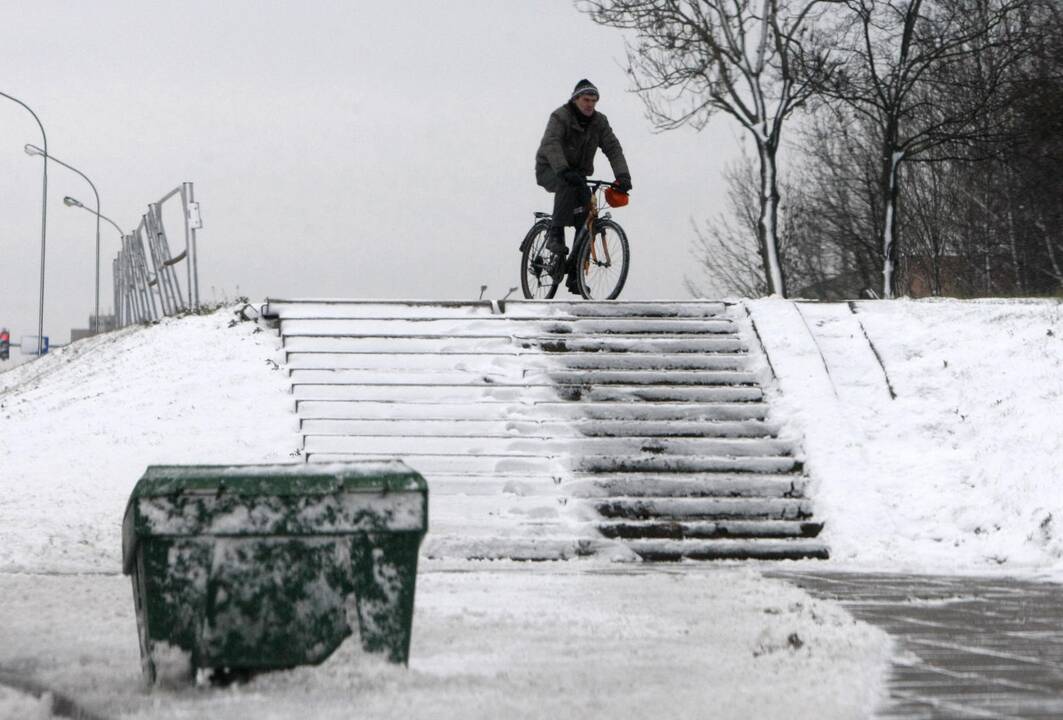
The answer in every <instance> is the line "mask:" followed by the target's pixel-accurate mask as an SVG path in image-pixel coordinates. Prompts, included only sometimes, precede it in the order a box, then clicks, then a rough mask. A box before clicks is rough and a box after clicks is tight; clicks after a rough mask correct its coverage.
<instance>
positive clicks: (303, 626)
mask: <svg viewBox="0 0 1063 720" xmlns="http://www.w3.org/2000/svg"><path fill="white" fill-rule="evenodd" d="M427 525H428V489H427V486H426V484H425V481H424V478H422V477H421V476H420V475H419V474H418V473H417V472H415V471H413V470H411V469H410V468H409V467H407V466H406V465H404V464H403V463H402V462H400V461H388V462H350V463H332V464H320V465H314V464H298V465H233V466H208V465H188V466H173V465H165V466H163V465H156V466H152V467H149V468H148V469H147V470H146V471H145V473H144V476H143V477H142V478H141V479H140V481H139V482H138V483H137V485H136V487H135V488H134V490H133V493H132V495H131V496H130V498H129V504H128V506H127V507H126V512H125V518H124V521H123V523H122V566H123V570H124V572H125V574H127V575H130V576H131V577H132V581H133V600H134V603H135V606H136V614H137V629H138V631H139V634H140V656H141V668H142V671H143V673H144V676H145V679H146V680H147V681H148V683H149V684H151V683H154V682H155V680H156V674H157V670H158V669H160V666H161V669H164V670H165V671H166V672H167V674H172V673H173V672H174V671H175V668H184V669H183V670H181V672H188V673H192V672H195V671H200V670H207V671H210V672H211V673H212V674H218V673H221V674H227V673H248V672H253V671H257V670H268V669H279V668H289V667H293V666H295V665H301V664H315V663H319V662H322V661H323V660H325V658H327V657H328V656H329V655H330V654H331V653H332V651H333V650H335V649H336V648H337V647H338V646H339V644H340V643H341V642H342V641H343V640H344V638H346V637H347V636H349V635H351V634H352V631H353V630H352V626H355V625H356V626H357V630H358V631H359V634H360V639H361V642H362V646H363V647H364V648H365V649H366V650H368V651H370V652H384V653H386V654H387V657H388V658H389V659H390V660H391V661H392V662H398V663H405V662H407V660H408V658H409V650H410V630H411V625H412V620H413V600H414V590H415V584H416V578H417V551H418V548H419V547H420V544H421V540H422V538H423V537H424V533H425V531H426V529H427ZM355 616H357V617H356V619H355Z"/></svg>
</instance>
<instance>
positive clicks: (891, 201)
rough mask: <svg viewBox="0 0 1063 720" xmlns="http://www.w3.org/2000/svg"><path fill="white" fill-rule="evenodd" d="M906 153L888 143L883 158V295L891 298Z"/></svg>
mask: <svg viewBox="0 0 1063 720" xmlns="http://www.w3.org/2000/svg"><path fill="white" fill-rule="evenodd" d="M902 159H904V153H903V152H901V151H898V150H894V149H893V146H892V144H890V143H887V145H886V148H885V152H884V153H883V158H882V199H883V205H884V208H883V217H884V220H883V223H882V297H884V298H887V299H891V298H893V297H894V289H895V288H896V282H897V281H896V270H897V198H898V195H899V188H898V187H897V169H898V168H899V167H900V164H901V160H902Z"/></svg>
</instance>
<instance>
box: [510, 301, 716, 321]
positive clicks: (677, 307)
mask: <svg viewBox="0 0 1063 720" xmlns="http://www.w3.org/2000/svg"><path fill="white" fill-rule="evenodd" d="M502 307H503V309H504V311H505V314H506V315H507V316H509V317H517V318H526V317H542V316H544V315H545V316H548V317H640V318H663V317H682V318H708V317H716V316H729V315H730V313H731V305H730V304H729V303H723V302H718V301H714V300H689V301H678V302H677V301H674V300H655V301H648V302H646V301H644V302H637V301H636V302H630V301H619V302H618V301H597V302H596V301H594V300H576V301H566V300H507V301H506V302H505V303H504V304H503V306H502Z"/></svg>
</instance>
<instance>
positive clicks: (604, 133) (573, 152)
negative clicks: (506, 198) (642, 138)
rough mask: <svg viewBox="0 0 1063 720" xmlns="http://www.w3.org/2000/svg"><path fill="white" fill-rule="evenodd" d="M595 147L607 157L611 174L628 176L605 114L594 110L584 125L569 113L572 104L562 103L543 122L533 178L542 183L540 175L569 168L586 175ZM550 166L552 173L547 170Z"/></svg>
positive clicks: (589, 174)
mask: <svg viewBox="0 0 1063 720" xmlns="http://www.w3.org/2000/svg"><path fill="white" fill-rule="evenodd" d="M576 112H578V111H576ZM598 148H601V149H602V151H603V152H604V153H605V156H606V157H607V158H609V164H610V165H611V166H612V168H613V177H619V176H620V175H628V176H629V177H630V175H631V173H630V172H629V171H628V169H627V160H625V159H624V150H623V149H622V148H621V147H620V141H619V140H617V139H616V135H614V134H613V129H612V128H611V127H609V120H608V118H606V117H605V115H603V114H601V113H600V112H595V113H594V115H593V116H591V120H590V122H589V123H588V124H587V126H586V127H583V126H582V125H580V122H579V120H578V119H577V117H576V116H575V115H574V114H573V109H572V105H571V104H565V105H562V106H561V107H559V108H558V109H557V110H554V111H553V112H552V113H551V114H550V120H549V121H548V122H547V123H546V132H545V133H543V140H542V142H541V143H539V152H538V153H536V155H535V178H536V180H537V181H538V183H539V184H540V185H544V179H547V178H549V176H550V175H551V174H552V175H553V176H557V175H559V174H561V173H562V172H563V171H565V170H567V169H570V168H571V169H573V170H578V171H579V172H581V173H583V174H584V175H586V176H588V177H590V176H591V175H593V174H594V155H595V153H596V152H597V151H598ZM550 170H552V171H553V173H550V172H548V171H550Z"/></svg>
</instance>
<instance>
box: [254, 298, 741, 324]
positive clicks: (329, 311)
mask: <svg viewBox="0 0 1063 720" xmlns="http://www.w3.org/2000/svg"><path fill="white" fill-rule="evenodd" d="M729 308H730V306H729V305H728V304H727V303H722V302H717V301H711V300H694V301H682V302H676V301H650V302H594V301H575V302H568V301H560V300H545V301H536V300H531V301H525V300H504V301H498V302H497V303H492V301H490V300H479V301H475V300H474V301H469V300H456V301H447V300H442V301H439V300H388V301H381V300H358V299H349V300H343V299H338V300H337V299H306V300H300V299H282V298H270V299H268V300H267V301H266V304H265V306H264V307H263V315H265V316H266V317H274V318H278V319H282V320H283V319H298V318H322V317H329V318H394V317H406V318H470V317H491V316H494V315H499V314H502V315H504V316H506V317H510V318H521V319H542V318H546V319H556V318H566V317H569V318H584V317H602V318H605V317H642V318H668V317H682V318H712V317H717V316H725V315H727V314H729V312H730V309H729Z"/></svg>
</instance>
